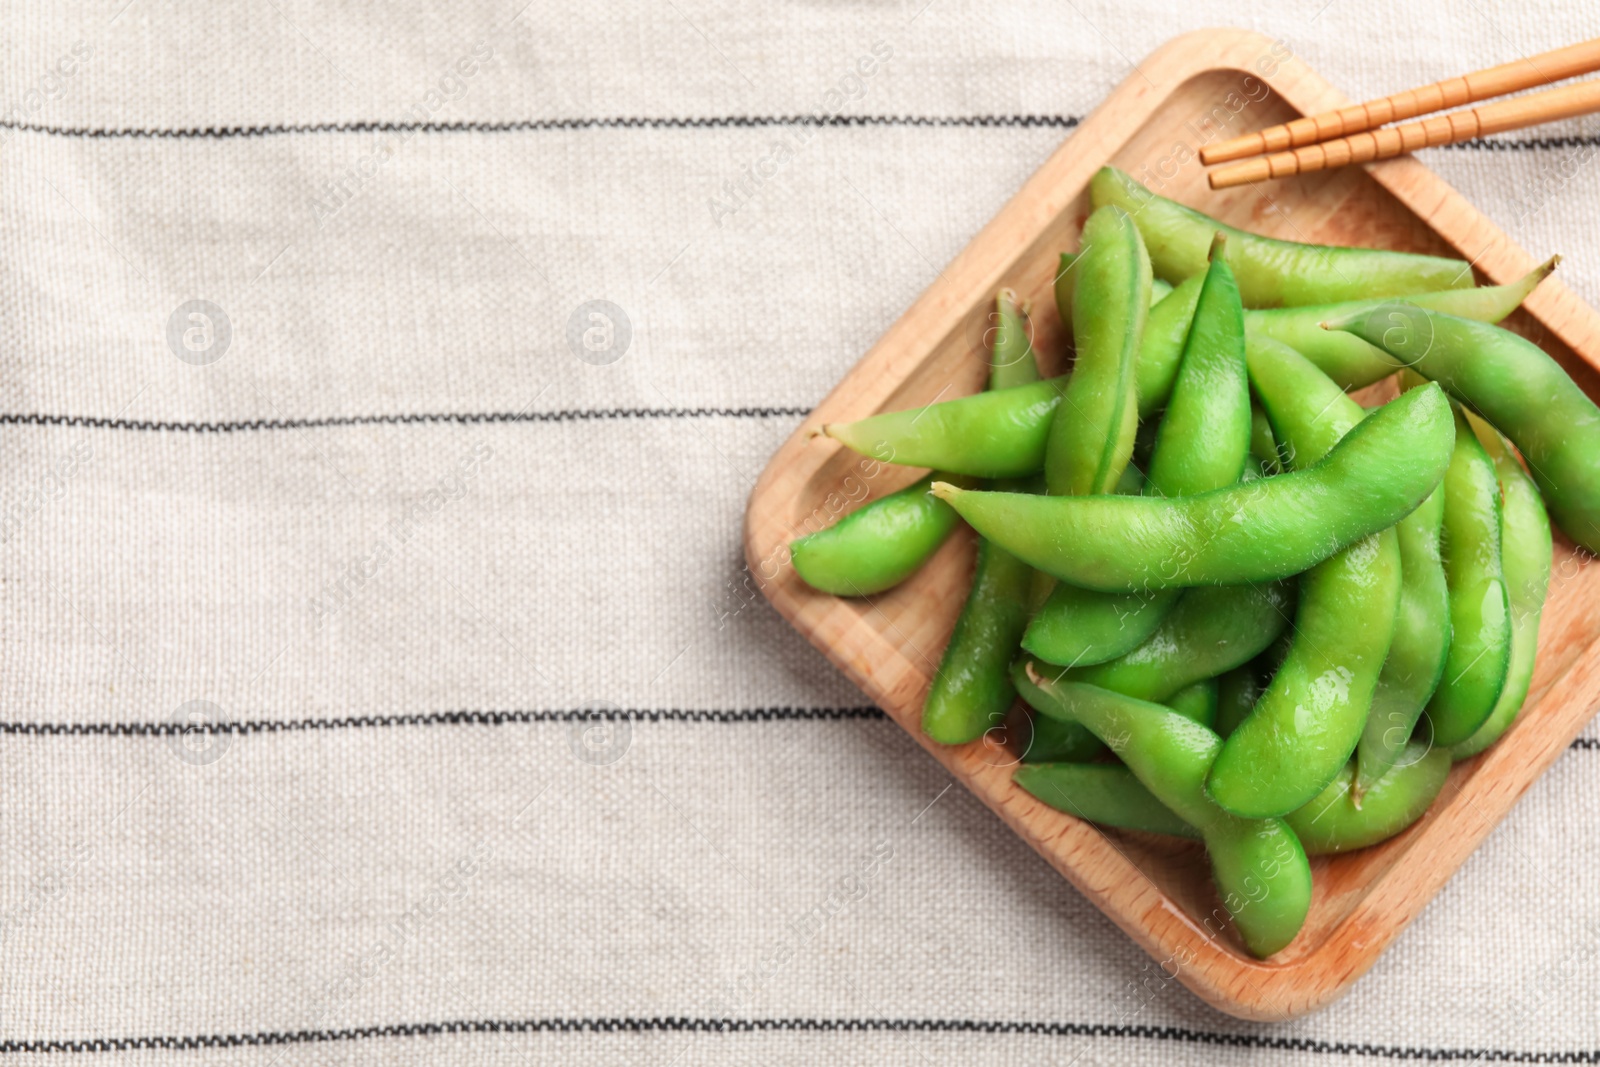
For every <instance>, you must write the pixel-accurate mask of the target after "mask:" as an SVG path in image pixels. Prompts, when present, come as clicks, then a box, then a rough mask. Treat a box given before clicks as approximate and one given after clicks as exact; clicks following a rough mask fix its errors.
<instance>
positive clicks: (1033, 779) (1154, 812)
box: [1012, 763, 1200, 841]
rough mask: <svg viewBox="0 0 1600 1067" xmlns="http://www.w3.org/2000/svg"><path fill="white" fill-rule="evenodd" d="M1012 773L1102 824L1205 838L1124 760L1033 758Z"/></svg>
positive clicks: (1071, 811) (1037, 792) (1056, 804)
mask: <svg viewBox="0 0 1600 1067" xmlns="http://www.w3.org/2000/svg"><path fill="white" fill-rule="evenodd" d="M1012 779H1013V780H1014V781H1015V782H1016V783H1017V784H1018V785H1020V786H1021V787H1022V788H1024V789H1026V790H1027V791H1028V792H1029V793H1032V794H1033V795H1034V796H1035V797H1037V798H1039V799H1040V800H1042V801H1044V802H1045V803H1046V804H1048V805H1050V806H1051V807H1052V808H1055V809H1056V810H1057V811H1064V812H1066V813H1067V814H1068V815H1073V816H1076V817H1077V818H1080V819H1083V820H1085V821H1087V822H1092V823H1094V824H1095V825H1097V826H1110V827H1113V828H1114V829H1118V830H1140V831H1142V832H1144V833H1147V834H1166V835H1167V836H1169V837H1186V838H1189V839H1191V840H1195V841H1198V840H1200V831H1198V830H1196V829H1195V828H1194V827H1192V826H1190V825H1189V824H1188V823H1186V822H1184V821H1183V820H1182V819H1180V818H1178V817H1177V816H1176V815H1174V814H1173V813H1172V809H1171V808H1169V807H1167V806H1166V805H1165V804H1163V803H1161V801H1159V800H1157V799H1156V796H1155V794H1154V793H1152V792H1150V790H1148V789H1146V788H1145V786H1144V783H1143V782H1141V781H1139V779H1138V778H1135V777H1134V774H1133V772H1132V771H1130V770H1128V768H1127V767H1125V766H1123V765H1122V764H1120V763H1034V764H1030V765H1028V766H1025V767H1018V768H1017V769H1016V771H1015V772H1013V774H1012Z"/></svg>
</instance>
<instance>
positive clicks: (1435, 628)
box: [1247, 337, 1450, 789]
mask: <svg viewBox="0 0 1600 1067" xmlns="http://www.w3.org/2000/svg"><path fill="white" fill-rule="evenodd" d="M1247 348H1248V351H1249V359H1250V372H1251V375H1252V381H1253V382H1254V383H1255V386H1256V392H1257V393H1258V395H1260V396H1261V398H1262V403H1263V404H1265V405H1266V407H1267V410H1268V412H1269V413H1270V415H1271V417H1272V418H1273V419H1274V420H1276V422H1277V424H1278V425H1279V426H1280V427H1281V428H1282V434H1281V436H1282V438H1283V440H1284V441H1285V443H1286V444H1287V445H1288V446H1289V448H1288V451H1289V452H1290V453H1291V456H1292V457H1295V458H1298V459H1299V460H1300V461H1301V462H1306V461H1315V460H1316V459H1317V458H1318V457H1319V456H1320V455H1321V454H1322V453H1323V452H1324V451H1326V450H1327V449H1328V448H1329V447H1330V446H1331V445H1332V444H1333V443H1334V442H1335V441H1337V440H1338V439H1339V437H1341V436H1342V435H1343V434H1344V433H1346V432H1348V430H1349V429H1350V427H1352V426H1354V425H1355V424H1356V423H1358V422H1360V421H1361V419H1362V418H1364V417H1365V415H1366V412H1365V411H1363V410H1362V408H1361V405H1359V404H1357V403H1356V402H1355V401H1354V400H1351V399H1350V398H1349V397H1348V396H1346V395H1345V394H1344V391H1343V390H1342V389H1340V388H1339V386H1338V385H1336V384H1335V383H1334V382H1333V381H1332V380H1330V379H1329V378H1328V376H1327V375H1325V374H1323V373H1322V372H1321V371H1320V370H1318V369H1317V368H1316V367H1314V366H1312V365H1311V363H1310V362H1309V361H1307V360H1306V359H1305V358H1303V357H1302V356H1301V355H1300V354H1299V353H1297V352H1295V351H1294V350H1293V349H1290V348H1288V347H1287V346H1285V345H1282V344H1279V343H1277V342H1275V341H1273V340H1271V339H1270V338H1265V337H1255V338H1252V339H1251V340H1250V342H1249V344H1248V346H1247ZM1443 513H1444V490H1443V488H1442V487H1441V488H1438V489H1435V490H1434V491H1433V493H1432V495H1430V496H1429V497H1428V499H1427V500H1426V501H1424V502H1423V503H1422V505H1421V506H1420V507H1418V508H1417V510H1416V511H1413V512H1412V513H1411V514H1410V515H1407V516H1406V517H1405V518H1404V519H1402V520H1400V523H1399V525H1398V526H1396V528H1395V533H1394V537H1395V541H1396V548H1397V550H1398V552H1399V556H1398V561H1399V567H1400V594H1399V597H1400V599H1399V601H1398V605H1397V607H1396V614H1395V616H1394V620H1393V623H1392V628H1393V639H1392V641H1391V643H1390V645H1389V651H1388V655H1387V656H1386V657H1385V658H1384V660H1383V667H1382V669H1381V671H1380V673H1379V675H1378V678H1377V683H1376V686H1375V687H1374V688H1373V689H1372V697H1371V706H1370V709H1366V708H1363V709H1361V713H1362V714H1363V715H1364V717H1365V720H1366V722H1365V724H1364V726H1363V727H1362V729H1361V737H1360V741H1359V743H1358V749H1359V753H1358V756H1357V763H1358V765H1359V767H1360V770H1361V773H1360V775H1359V776H1358V780H1357V785H1358V789H1364V788H1366V787H1367V786H1368V785H1370V784H1371V783H1373V782H1375V781H1377V779H1378V778H1380V777H1382V776H1383V774H1384V772H1385V771H1387V770H1388V769H1389V767H1390V766H1391V765H1392V764H1393V763H1394V760H1395V757H1396V756H1397V755H1398V754H1399V752H1400V750H1401V748H1402V747H1404V745H1405V743H1406V742H1407V741H1408V740H1409V739H1410V737H1411V729H1412V727H1413V726H1415V725H1416V722H1417V718H1418V717H1419V716H1420V715H1421V714H1422V709H1423V707H1424V706H1425V705H1426V704H1427V702H1428V698H1429V697H1430V696H1432V694H1433V691H1434V689H1435V688H1436V687H1437V686H1438V684H1439V676H1440V674H1441V673H1442V672H1443V670H1444V660H1445V654H1446V651H1447V650H1448V648H1449V645H1450V616H1449V598H1448V596H1447V594H1446V591H1445V576H1444V565H1443V564H1442V563H1441V562H1440V558H1439V524H1440V521H1441V517H1442V515H1443ZM1350 592H1351V594H1352V595H1353V596H1354V597H1355V598H1356V599H1357V600H1358V601H1359V600H1360V599H1361V598H1362V595H1363V591H1362V590H1360V589H1356V590H1351V591H1350ZM1371 592H1372V593H1373V595H1377V590H1376V589H1373V590H1371ZM1347 610H1352V611H1354V610H1358V609H1357V608H1356V607H1355V606H1354V605H1349V606H1347ZM1344 710H1345V711H1346V712H1347V713H1349V714H1355V709H1354V708H1352V707H1351V706H1349V705H1345V708H1344ZM1324 769H1325V770H1326V769H1328V768H1327V767H1324Z"/></svg>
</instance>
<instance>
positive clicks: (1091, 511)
mask: <svg viewBox="0 0 1600 1067" xmlns="http://www.w3.org/2000/svg"><path fill="white" fill-rule="evenodd" d="M1454 434H1455V427H1454V420H1453V416H1452V415H1451V413H1450V405H1449V403H1448V402H1447V401H1446V400H1445V398H1444V396H1443V394H1442V393H1440V392H1439V391H1438V390H1432V391H1429V390H1428V389H1417V390H1413V391H1411V392H1409V393H1406V394H1404V395H1403V396H1401V397H1399V398H1398V399H1396V400H1392V401H1390V402H1389V403H1388V404H1385V405H1384V406H1383V407H1381V408H1379V409H1378V410H1377V411H1375V412H1373V413H1372V414H1371V415H1370V416H1368V417H1367V418H1366V419H1364V420H1363V421H1362V422H1361V423H1360V424H1359V425H1358V426H1356V428H1355V429H1353V430H1351V431H1350V432H1349V433H1348V434H1346V435H1345V436H1344V438H1343V439H1342V440H1341V441H1340V442H1339V443H1338V444H1337V445H1336V446H1334V448H1333V450H1332V451H1330V452H1329V453H1328V455H1327V456H1326V457H1325V458H1324V459H1323V460H1322V461H1321V462H1319V463H1316V464H1314V465H1312V466H1310V467H1307V468H1305V469H1297V470H1295V471H1291V472H1290V473H1288V474H1283V475H1279V476H1278V477H1276V478H1263V479H1259V480H1256V481H1250V482H1244V483H1241V484H1240V485H1237V486H1235V487H1233V488H1229V489H1219V490H1216V491H1215V492H1210V493H1201V494H1199V495H1197V496H1187V497H1173V498H1169V499H1161V498H1157V497H1144V496H1141V497H1123V496H1097V497H1040V496H1030V495H1027V494H1020V493H985V492H974V491H970V490H963V489H960V488H957V487H955V486H952V485H949V484H948V483H944V482H935V483H934V486H933V491H934V493H935V495H937V496H939V497H940V498H941V499H943V500H946V501H948V502H949V503H950V504H951V506H953V507H954V508H955V509H956V511H957V512H959V513H960V514H961V517H962V518H964V519H966V520H967V522H968V523H970V524H971V525H972V526H973V528H975V529H976V530H977V531H978V532H979V533H981V534H983V535H984V536H985V537H989V538H991V539H992V540H994V541H996V542H997V543H999V544H1000V545H1001V546H1002V547H1004V548H1005V549H1006V550H1007V551H1009V552H1011V553H1012V554H1013V555H1015V556H1017V557H1018V558H1020V559H1022V560H1024V561H1026V562H1027V563H1029V564H1031V565H1032V566H1034V567H1037V568H1038V569H1040V570H1042V571H1045V572H1047V573H1049V574H1052V575H1054V576H1055V577H1056V578H1059V579H1061V580H1062V581H1065V582H1071V583H1073V584H1075V585H1080V586H1084V587H1086V588H1090V589H1102V590H1105V591H1107V592H1122V591H1133V590H1142V589H1158V588H1170V587H1173V586H1192V585H1237V584H1240V583H1243V582H1255V581H1269V580H1272V579H1276V578H1285V577H1288V576H1290V575H1293V574H1298V573H1300V572H1301V571H1304V570H1307V569H1308V568H1310V567H1312V566H1314V565H1315V564H1317V563H1320V562H1321V561H1322V560H1324V559H1327V558H1328V557H1329V556H1330V555H1332V554H1333V553H1334V552H1337V551H1338V550H1340V549H1341V548H1343V547H1345V546H1346V545H1350V544H1353V543H1354V542H1356V541H1358V540H1361V539H1362V538H1364V537H1366V536H1368V535H1369V534H1372V533H1376V532H1377V531H1379V530H1385V529H1388V528H1389V527H1390V526H1393V525H1394V524H1395V523H1396V522H1398V521H1399V520H1400V519H1402V518H1404V517H1405V516H1406V515H1408V514H1410V513H1411V511H1412V510H1413V509H1415V508H1416V506H1417V505H1418V504H1420V503H1422V501H1423V500H1424V499H1425V498H1426V497H1427V496H1428V494H1429V493H1431V492H1433V490H1434V487H1435V486H1437V485H1438V484H1439V481H1440V479H1441V478H1443V476H1444V472H1445V469H1446V468H1447V467H1448V466H1449V461H1450V453H1451V445H1452V441H1453V438H1454ZM1347 755H1348V753H1347Z"/></svg>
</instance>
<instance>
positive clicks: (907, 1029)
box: [0, 1016, 1600, 1063]
mask: <svg viewBox="0 0 1600 1067" xmlns="http://www.w3.org/2000/svg"><path fill="white" fill-rule="evenodd" d="M674 1032H692V1033H713V1034H749V1033H781V1032H801V1033H915V1034H995V1035H1004V1036H1010V1035H1021V1036H1037V1037H1101V1038H1125V1039H1143V1040H1146V1041H1176V1042H1180V1043H1183V1044H1190V1045H1212V1046H1218V1047H1223V1048H1244V1049H1272V1050H1275V1051H1280V1052H1306V1053H1313V1054H1320V1055H1330V1056H1367V1057H1372V1058H1376V1059H1390V1060H1434V1061H1457V1060H1472V1061H1475V1062H1478V1063H1600V1052H1597V1051H1594V1050H1577V1051H1571V1052H1533V1051H1523V1050H1516V1049H1492V1048H1484V1049H1467V1048H1426V1047H1418V1046H1408V1045H1374V1044H1369V1043H1366V1042H1354V1041H1321V1040H1316V1039H1313V1038H1301V1037H1272V1036H1267V1035H1263V1034H1229V1033H1219V1032H1216V1031H1211V1030H1190V1029H1187V1028H1184V1027H1176V1026H1119V1025H1111V1024H1107V1023H1041V1022H1002V1021H992V1020H986V1019H885V1018H881V1017H880V1018H876V1019H811V1018H777V1019H714V1018H704V1017H688V1016H609V1017H596V1018H577V1019H572V1018H553V1019H452V1020H447V1021H444V1022H432V1023H397V1024H391V1025H388V1026H364V1027H357V1028H353V1029H348V1030H278V1031H257V1032H256V1033H249V1034H198V1035H191V1036H184V1037H171V1036H151V1037H110V1038H107V1037H100V1038H83V1039H79V1040H63V1039H56V1040H40V1041H19V1040H8V1041H0V1053H24V1052H38V1053H49V1052H91V1053H92V1052H128V1051H133V1050H139V1049H166V1050H187V1049H204V1048H240V1047H244V1046H261V1045H299V1044H311V1043H316V1042H329V1041H362V1040H369V1039H372V1038H409V1037H437V1036H440V1035H444V1034H524V1033H557V1034H618V1033H631V1034H642V1033H674Z"/></svg>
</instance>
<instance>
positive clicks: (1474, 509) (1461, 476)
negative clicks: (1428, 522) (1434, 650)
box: [1426, 411, 1511, 748]
mask: <svg viewBox="0 0 1600 1067" xmlns="http://www.w3.org/2000/svg"><path fill="white" fill-rule="evenodd" d="M1442 540H1443V550H1444V576H1445V583H1446V585H1448V586H1449V589H1450V627H1451V632H1452V634H1453V636H1452V638H1451V642H1450V653H1449V655H1448V656H1447V657H1446V658H1445V664H1444V675H1443V676H1442V677H1441V678H1440V679H1439V688H1438V689H1436V690H1434V693H1433V698H1432V699H1431V700H1429V701H1428V707H1427V711H1426V714H1427V716H1428V722H1429V723H1430V724H1431V725H1432V727H1433V743H1434V744H1436V745H1439V746H1441V747H1446V748H1448V747H1449V746H1451V745H1455V744H1459V743H1461V742H1462V741H1465V740H1466V739H1467V738H1469V737H1471V736H1472V734H1473V733H1474V732H1475V731H1476V730H1477V729H1478V727H1480V726H1482V725H1483V724H1484V722H1485V721H1486V720H1487V719H1488V718H1489V713H1490V712H1492V711H1494V706H1495V703H1496V702H1497V701H1498V700H1499V699H1500V693H1501V690H1503V689H1504V688H1505V684H1506V672H1507V671H1508V670H1509V668H1510V666H1511V604H1510V599H1509V597H1508V595H1507V592H1506V580H1505V564H1504V561H1503V559H1502V557H1501V551H1500V483H1499V481H1498V480H1497V479H1496V478H1495V472H1494V464H1493V463H1492V462H1491V461H1490V459H1489V454H1488V453H1487V452H1485V451H1484V448H1483V445H1481V444H1479V443H1478V438H1477V436H1476V435H1475V434H1474V433H1473V432H1472V429H1471V427H1469V426H1468V425H1467V421H1466V419H1465V418H1464V417H1463V416H1462V415H1461V413H1460V412H1459V411H1458V412H1457V413H1456V449H1455V456H1454V457H1453V458H1452V459H1451V461H1450V471H1449V473H1448V474H1446V475H1445V476H1444V535H1443V539H1442Z"/></svg>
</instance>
